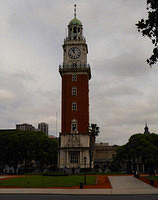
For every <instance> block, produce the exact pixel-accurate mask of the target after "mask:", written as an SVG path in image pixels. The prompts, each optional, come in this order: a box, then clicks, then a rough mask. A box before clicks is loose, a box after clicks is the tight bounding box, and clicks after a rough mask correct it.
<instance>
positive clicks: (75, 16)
mask: <svg viewBox="0 0 158 200" xmlns="http://www.w3.org/2000/svg"><path fill="white" fill-rule="evenodd" d="M74 17H75V18H76V4H74Z"/></svg>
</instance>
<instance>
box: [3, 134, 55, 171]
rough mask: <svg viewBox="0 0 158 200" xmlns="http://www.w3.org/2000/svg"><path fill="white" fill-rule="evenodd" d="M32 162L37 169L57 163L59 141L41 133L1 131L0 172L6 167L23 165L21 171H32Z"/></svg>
mask: <svg viewBox="0 0 158 200" xmlns="http://www.w3.org/2000/svg"><path fill="white" fill-rule="evenodd" d="M32 161H34V162H35V165H36V168H39V169H40V170H42V169H43V168H44V167H45V166H48V165H53V164H54V165H55V164H56V163H57V141H55V140H52V139H49V138H48V137H47V136H45V135H44V134H43V133H40V132H26V131H17V130H16V131H9V130H8V131H4V132H3V131H1V132H0V170H1V171H3V169H4V166H5V165H9V166H10V167H11V166H13V167H14V171H16V170H17V167H18V165H19V164H20V165H22V166H23V167H21V171H23V172H24V171H25V170H26V169H32Z"/></svg>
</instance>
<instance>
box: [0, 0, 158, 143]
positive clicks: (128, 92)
mask: <svg viewBox="0 0 158 200" xmlns="http://www.w3.org/2000/svg"><path fill="white" fill-rule="evenodd" d="M74 3H77V17H78V18H79V19H80V20H81V21H82V24H83V28H84V36H85V37H86V40H87V44H88V48H89V54H88V63H89V64H90V65H91V72H92V79H91V80H90V123H97V124H98V126H99V127H100V135H99V136H98V139H97V140H98V141H102V142H109V143H110V144H124V143H126V142H127V141H128V138H129V137H130V136H131V135H132V134H134V133H138V132H143V131H144V123H145V121H148V124H149V128H150V131H151V132H156V133H158V81H157V76H158V68H157V66H155V67H153V68H150V67H149V66H147V64H146V63H145V60H146V59H147V58H148V57H149V56H150V54H151V51H152V44H151V42H150V40H149V39H148V38H143V37H142V36H141V34H140V33H138V32H137V29H136V26H135V24H136V23H137V21H138V20H139V19H141V18H142V17H146V0H111V1H109V0H78V1H77V0H76V1H75V0H0V5H1V6H0V128H15V126H16V124H17V123H24V122H25V123H32V124H33V125H34V126H36V127H37V124H38V122H41V121H44V122H47V123H48V124H49V128H50V130H49V132H50V134H54V135H56V116H57V132H59V131H60V117H61V114H60V112H61V78H60V75H59V72H58V67H59V64H61V63H62V59H63V58H62V53H63V52H62V44H63V40H64V38H65V36H66V28H67V24H68V23H69V21H70V20H71V19H72V18H73V5H74ZM56 113H57V114H56Z"/></svg>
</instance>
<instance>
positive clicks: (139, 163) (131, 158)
mask: <svg viewBox="0 0 158 200" xmlns="http://www.w3.org/2000/svg"><path fill="white" fill-rule="evenodd" d="M157 142H158V135H157V134H154V133H152V134H148V135H145V134H135V135H132V136H131V137H130V139H129V141H128V143H127V144H125V145H123V146H121V147H120V148H119V149H118V151H117V155H116V158H115V160H116V161H119V163H121V164H122V166H124V167H126V169H127V172H128V173H131V172H132V171H135V172H136V171H139V170H141V171H143V172H144V171H146V172H148V173H150V174H151V173H154V171H155V169H157V168H158V146H157V144H158V143H157Z"/></svg>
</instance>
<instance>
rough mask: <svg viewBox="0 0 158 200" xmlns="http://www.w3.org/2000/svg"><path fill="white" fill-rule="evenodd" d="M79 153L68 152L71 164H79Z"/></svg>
mask: <svg viewBox="0 0 158 200" xmlns="http://www.w3.org/2000/svg"><path fill="white" fill-rule="evenodd" d="M79 158H80V152H79V151H72V152H70V162H71V163H79Z"/></svg>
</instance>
